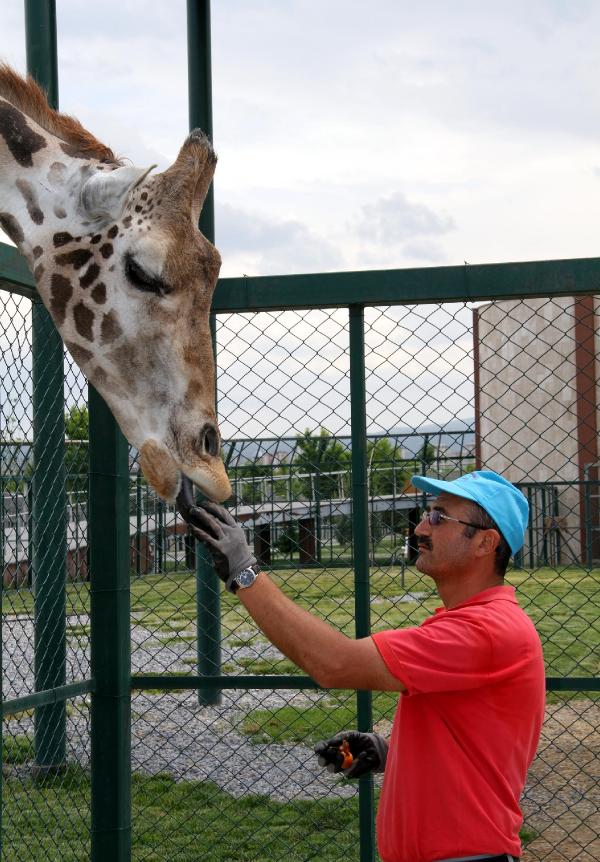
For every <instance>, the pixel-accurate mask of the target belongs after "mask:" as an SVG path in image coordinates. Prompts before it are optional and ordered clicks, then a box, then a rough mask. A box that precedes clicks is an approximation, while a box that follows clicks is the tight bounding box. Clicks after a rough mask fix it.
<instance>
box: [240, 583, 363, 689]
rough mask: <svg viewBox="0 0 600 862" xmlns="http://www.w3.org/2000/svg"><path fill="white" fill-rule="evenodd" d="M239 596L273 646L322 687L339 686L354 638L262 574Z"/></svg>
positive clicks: (241, 591) (241, 590)
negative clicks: (337, 628)
mask: <svg viewBox="0 0 600 862" xmlns="http://www.w3.org/2000/svg"><path fill="white" fill-rule="evenodd" d="M237 595H238V597H239V599H240V601H241V602H242V604H243V605H244V606H245V608H246V609H247V610H248V612H249V614H250V615H251V616H252V618H253V619H254V621H255V622H256V623H257V624H258V625H259V627H260V628H261V629H262V631H263V632H264V633H265V634H266V636H267V637H268V638H269V640H270V641H271V643H273V644H275V646H276V647H277V648H278V649H280V650H281V652H282V653H283V654H284V655H286V656H287V657H288V658H289V659H291V660H292V661H293V662H294V664H297V665H298V666H299V667H301V668H302V669H303V670H304V671H306V673H307V674H308V675H309V676H311V677H312V678H313V679H314V680H315V681H316V682H318V683H319V685H322V686H324V687H330V686H335V685H337V681H338V680H339V679H340V678H341V677H340V673H341V672H342V670H343V655H344V652H345V649H346V647H347V646H348V644H349V642H350V638H347V637H346V635H343V634H342V633H341V632H339V631H337V630H336V629H334V628H332V627H331V626H330V625H328V623H326V622H324V621H323V620H321V619H319V618H318V617H316V616H314V615H313V614H311V613H309V612H308V611H305V610H304V608H301V607H299V606H298V605H296V604H295V603H294V602H292V601H291V599H288V597H287V596H285V595H284V594H283V593H282V592H281V590H280V589H279V588H278V587H277V586H276V585H275V584H274V583H273V582H272V581H271V580H270V578H269V577H268V576H267V575H266V574H265V573H264V572H261V573H260V575H259V576H258V578H257V579H256V581H255V582H254V584H253V585H252V586H251V587H250V588H249V589H247V590H244V589H240V590H238V592H237Z"/></svg>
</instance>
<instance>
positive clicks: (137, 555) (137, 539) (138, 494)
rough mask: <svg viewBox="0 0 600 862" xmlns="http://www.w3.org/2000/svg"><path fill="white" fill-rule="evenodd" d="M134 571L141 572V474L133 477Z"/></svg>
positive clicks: (137, 573)
mask: <svg viewBox="0 0 600 862" xmlns="http://www.w3.org/2000/svg"><path fill="white" fill-rule="evenodd" d="M135 573H136V575H137V576H138V578H139V576H140V575H141V574H142V474H141V473H140V471H139V470H138V472H137V475H136V477H135Z"/></svg>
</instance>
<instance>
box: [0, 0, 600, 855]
mask: <svg viewBox="0 0 600 862" xmlns="http://www.w3.org/2000/svg"><path fill="white" fill-rule="evenodd" d="M25 9H26V24H27V30H26V33H27V56H28V67H29V71H30V72H31V73H32V74H33V75H34V77H36V78H37V79H38V81H39V82H40V83H41V84H42V85H43V86H44V87H45V88H46V89H47V90H48V91H49V94H50V98H51V100H52V101H53V102H54V103H56V102H57V75H56V69H57V66H56V14H55V0H25ZM187 12H188V53H189V84H190V120H191V124H192V125H201V126H204V128H205V129H207V130H210V127H211V107H210V93H211V82H210V2H209V0H188V3H187ZM201 227H202V229H203V231H204V232H205V233H206V234H207V236H209V237H212V236H214V215H213V209H212V191H211V197H210V198H209V200H208V202H207V205H205V214H204V216H203V220H202V221H201ZM0 288H1V289H4V290H8V291H10V292H12V293H16V294H19V295H22V296H25V297H28V298H29V299H31V300H32V302H33V304H34V319H35V318H36V317H39V318H40V320H41V321H42V323H40V327H41V326H42V324H43V326H46V324H47V321H46V319H45V314H47V313H45V310H44V309H43V307H42V306H41V303H40V301H39V297H38V295H37V292H36V289H35V285H34V282H33V279H32V277H31V274H30V273H29V271H28V269H27V267H26V265H25V262H24V261H23V259H22V258H21V257H20V256H19V255H18V254H17V253H16V251H15V249H13V248H12V247H9V246H6V245H2V244H0ZM589 294H600V258H587V259H573V260H555V261H530V262H523V263H506V264H486V265H475V266H448V267H432V268H426V269H399V270H382V271H370V272H339V273H327V274H323V273H320V274H319V273H317V274H308V275H287V276H286V275H283V276H269V277H259V278H223V279H220V281H219V283H218V285H217V289H216V292H215V297H214V301H213V314H219V313H223V314H226V313H231V312H259V311H274V310H292V309H294V310H299V309H311V308H315V309H316V308H318V309H322V308H342V307H345V308H347V309H348V316H349V340H350V393H351V394H350V400H351V440H352V477H353V479H352V483H353V488H352V491H353V496H354V506H353V515H352V517H353V536H354V543H355V548H354V556H355V597H356V598H355V612H356V635H357V637H364V636H366V635H368V634H369V631H370V619H369V542H368V530H369V524H368V520H369V518H368V500H367V468H368V465H367V455H366V407H365V365H364V309H365V307H367V306H387V305H414V304H416V303H419V304H429V303H431V304H433V303H440V302H465V301H482V300H483V301H485V300H498V299H509V298H513V299H514V298H533V297H560V296H575V295H589ZM35 326H36V327H37V324H35ZM213 331H214V326H213ZM34 337H35V338H37V336H34ZM44 337H47V336H44ZM34 350H35V348H34ZM44 362H45V363H46V364H49V363H48V358H47V354H46V355H45V357H44ZM53 362H54V366H53V367H54V374H55V376H56V374H57V373H58V379H59V380H60V386H61V388H62V374H63V354H62V345H60V344H59V345H58V347H57V346H56V342H55V346H54V347H53ZM51 371H52V369H50V372H51ZM61 395H62V392H61ZM50 400H52V399H50ZM89 402H90V404H89V407H90V517H89V523H90V576H91V613H90V626H91V678H90V679H88V680H81V681H77V682H74V683H70V684H65V683H64V682H63V681H61V680H62V678H61V677H60V673H61V671H60V667H61V661H62V659H61V658H60V656H61V655H62V649H63V647H62V645H61V644H60V643H55V644H54V646H53V649H54V650H55V653H54V658H55V660H56V662H57V667H54V668H53V669H52V671H51V672H44V673H40V675H39V677H38V688H39V689H40V690H38V691H36V692H35V693H34V694H30V695H26V696H23V697H19V698H17V699H13V700H10V701H4V700H2V715H3V717H7V716H11V715H14V714H16V713H18V712H20V711H22V710H24V709H30V708H35V709H36V710H38V711H39V714H40V716H44V715H47V713H48V710H50V713H49V716H50V717H49V718H47V720H49V721H53V722H56V723H58V724H59V725H60V723H61V722H62V721H63V713H64V710H65V704H66V701H67V700H68V699H69V698H72V697H75V696H77V695H81V694H91V698H92V710H91V716H92V719H91V720H92V726H91V745H92V768H91V773H92V775H91V781H92V801H91V808H92V811H91V822H92V831H91V859H92V862H104V860H106V859H111V860H115V862H128V860H130V858H131V793H130V780H131V757H130V754H131V751H130V745H131V694H132V692H133V691H139V690H144V689H161V690H164V691H168V690H170V689H188V690H189V689H192V690H196V691H198V692H199V696H201V698H202V697H204V698H205V699H204V700H203V701H202V702H205V703H207V702H214V697H215V696H217V697H218V693H219V692H220V691H221V690H223V689H276V688H287V689H315V688H318V686H317V684H316V683H315V682H314V681H313V680H312V679H310V678H309V677H298V676H283V675H270V676H260V677H253V676H236V677H227V676H223V675H221V674H220V657H219V655H218V651H215V652H213V653H212V654H209V652H208V651H207V650H208V647H206V646H205V647H203V649H204V653H203V654H202V655H201V656H199V659H200V662H199V668H200V669H201V672H200V673H199V674H198V675H196V676H176V675H166V674H165V675H162V676H145V675H142V674H136V675H134V676H132V675H131V663H130V652H129V649H130V647H129V626H130V618H129V550H128V543H129V531H128V479H129V477H128V462H127V444H126V441H125V439H124V438H123V436H122V434H121V432H120V431H119V429H118V427H117V425H116V423H115V421H114V419H113V417H112V415H111V414H110V412H109V411H108V408H107V407H106V405H105V403H104V401H103V400H102V399H101V398H100V397H99V396H98V394H97V393H96V392H95V391H94V390H93V389H92V387H90V397H89ZM47 403H48V401H47V400H45V401H44V402H43V403H40V404H39V405H38V408H37V409H38V410H39V411H40V418H41V419H44V418H45V411H48V410H49V408H48V407H47ZM53 421H56V420H53ZM60 421H61V423H62V408H61V416H60ZM43 424H44V427H49V426H50V427H51V428H52V427H54V428H55V429H56V426H55V425H54V426H52V421H50V418H48V421H47V422H45V423H43ZM40 442H41V445H42V447H44V448H46V449H48V450H49V453H48V457H49V458H50V459H51V462H50V463H51V465H54V464H55V459H56V457H57V455H56V453H57V452H60V451H61V447H63V446H64V440H59V439H58V437H57V436H56V434H55V436H54V437H52V436H50V437H49V438H47V440H46V442H44V441H43V438H42V440H41V441H40ZM49 469H54V468H53V467H52V466H50V468H49ZM38 481H40V482H41V483H42V484H40V486H39V488H40V490H39V493H40V494H44V493H47V491H45V490H44V487H45V486H44V484H43V478H41V479H39V480H38ZM53 515H54V517H53V520H52V522H51V523H48V524H46V525H42V526H43V530H45V531H50V532H51V533H52V535H53V536H55V538H56V541H57V547H61V543H62V534H61V533H60V530H62V524H63V521H64V520H65V519H64V509H63V508H62V504H61V505H60V506H58V507H54V508H53ZM37 529H38V535H42V536H43V535H45V534H44V532H43V531H42V527H40V526H39V524H38V528H37ZM63 546H64V545H63ZM209 576H210V573H209V572H207V571H206V567H204V570H203V571H200V569H199V571H198V578H199V580H203V579H204V581H205V583H208V582H209V581H208V577H209ZM38 577H41V575H40V572H39V571H38V570H37V569H36V578H38ZM61 579H62V575H61V576H58V575H56V572H54V573H52V572H51V573H50V574H49V575H47V577H46V580H47V585H48V589H49V590H58V591H60V590H61V589H63V590H64V584H61V583H60V582H61ZM213 585H214V581H213ZM53 595H54V596H55V597H56V594H55V593H53ZM216 595H217V598H216V600H215V602H214V604H213V605H212V607H211V609H210V614H211V615H212V613H213V612H218V593H217V594H216ZM57 605H58V607H59V608H61V607H62V605H61V603H60V602H58V603H57ZM217 618H218V617H217ZM209 635H210V638H209V639H212V642H213V646H214V644H215V643H217V645H218V629H213V631H212V633H211V632H210V631H209V632H205V636H207V637H208V636H209ZM215 635H216V636H215ZM46 648H47V646H46V647H45V649H46ZM57 668H58V670H57ZM211 670H212V671H213V672H210V671H211ZM547 689H548V691H600V679H598V678H593V677H578V678H575V677H569V678H555V677H551V678H548V679H547ZM0 695H1V690H0ZM211 698H213V699H212V700H211ZM44 710H46V713H44V712H43V711H44ZM357 710H358V725H359V727H360V729H362V730H369V729H371V727H372V709H371V694H370V692H357ZM57 758H58V761H57ZM62 759H64V754H63V753H62V749H59V750H58V751H51V752H47V753H46V755H44V763H41V764H40V766H42V767H43V766H44V765H48V766H53V767H56V766H60V762H61V760H62ZM0 780H1V779H0ZM359 793H360V799H359V811H360V836H361V838H360V860H361V862H372V860H373V859H374V854H375V832H374V790H373V783H372V779H371V778H369V777H365V778H363V779H361V780H360V790H359ZM0 812H1V810H0ZM0 853H1V844H0Z"/></svg>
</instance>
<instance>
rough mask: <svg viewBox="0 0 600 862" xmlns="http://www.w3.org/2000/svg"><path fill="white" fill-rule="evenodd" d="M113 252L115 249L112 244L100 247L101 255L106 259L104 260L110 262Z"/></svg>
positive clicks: (107, 243)
mask: <svg viewBox="0 0 600 862" xmlns="http://www.w3.org/2000/svg"><path fill="white" fill-rule="evenodd" d="M113 251H114V249H113V246H112V243H111V242H105V243H104V245H101V246H100V254H101V255H102V257H103V258H104V260H108V258H109V257H110V256H111V254H112V253H113Z"/></svg>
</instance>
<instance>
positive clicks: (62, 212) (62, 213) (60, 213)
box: [52, 206, 67, 218]
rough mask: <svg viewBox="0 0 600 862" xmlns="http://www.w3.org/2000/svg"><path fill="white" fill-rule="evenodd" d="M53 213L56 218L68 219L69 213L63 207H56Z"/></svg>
mask: <svg viewBox="0 0 600 862" xmlns="http://www.w3.org/2000/svg"><path fill="white" fill-rule="evenodd" d="M52 212H53V213H54V215H55V216H56V218H66V217H67V211H66V210H65V209H63V208H62V207H58V206H55V207H53V208H52Z"/></svg>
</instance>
